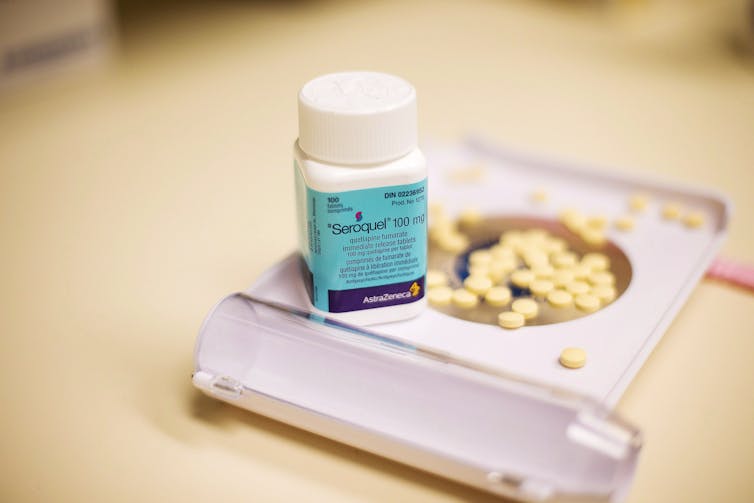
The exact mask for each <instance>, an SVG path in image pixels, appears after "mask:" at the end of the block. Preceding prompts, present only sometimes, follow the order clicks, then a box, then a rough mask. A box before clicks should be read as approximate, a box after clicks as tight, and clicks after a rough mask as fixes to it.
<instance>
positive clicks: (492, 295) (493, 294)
mask: <svg viewBox="0 0 754 503" xmlns="http://www.w3.org/2000/svg"><path fill="white" fill-rule="evenodd" d="M511 298H513V294H512V293H511V289H510V288H508V287H507V286H493V287H492V288H490V289H489V290H487V293H486V294H484V301H485V302H486V303H487V304H489V305H491V306H495V307H501V306H506V305H508V303H509V302H510V301H511Z"/></svg>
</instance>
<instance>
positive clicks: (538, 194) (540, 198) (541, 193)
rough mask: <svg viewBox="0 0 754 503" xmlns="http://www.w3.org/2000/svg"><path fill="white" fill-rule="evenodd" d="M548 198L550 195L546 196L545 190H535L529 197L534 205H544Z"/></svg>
mask: <svg viewBox="0 0 754 503" xmlns="http://www.w3.org/2000/svg"><path fill="white" fill-rule="evenodd" d="M549 198H550V194H548V193H547V191H546V190H545V189H536V190H535V191H533V192H532V193H531V195H530V196H529V199H531V200H532V201H534V202H535V203H546V202H547V200H548V199H549Z"/></svg>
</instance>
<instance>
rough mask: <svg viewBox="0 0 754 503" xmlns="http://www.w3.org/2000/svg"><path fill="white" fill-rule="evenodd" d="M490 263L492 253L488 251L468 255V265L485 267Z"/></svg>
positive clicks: (477, 251) (476, 251)
mask: <svg viewBox="0 0 754 503" xmlns="http://www.w3.org/2000/svg"><path fill="white" fill-rule="evenodd" d="M490 262H492V253H491V252H490V251H489V250H474V251H473V252H471V253H469V264H479V265H487V264H489V263H490Z"/></svg>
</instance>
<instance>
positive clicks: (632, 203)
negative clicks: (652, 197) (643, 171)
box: [628, 193, 649, 212]
mask: <svg viewBox="0 0 754 503" xmlns="http://www.w3.org/2000/svg"><path fill="white" fill-rule="evenodd" d="M647 204H649V197H648V196H647V195H646V194H642V193H639V194H634V195H632V196H631V197H630V198H629V199H628V207H629V208H631V210H632V211H636V212H642V211H644V210H645V209H647Z"/></svg>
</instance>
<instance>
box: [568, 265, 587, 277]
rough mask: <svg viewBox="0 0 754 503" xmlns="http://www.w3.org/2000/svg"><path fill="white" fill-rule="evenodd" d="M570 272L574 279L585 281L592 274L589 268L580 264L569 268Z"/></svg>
mask: <svg viewBox="0 0 754 503" xmlns="http://www.w3.org/2000/svg"><path fill="white" fill-rule="evenodd" d="M570 271H571V272H572V273H573V278H574V279H586V278H587V277H588V276H589V275H590V274H591V273H592V269H591V268H590V267H589V266H586V265H584V264H581V263H579V264H576V265H575V266H573V267H571V269H570Z"/></svg>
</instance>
